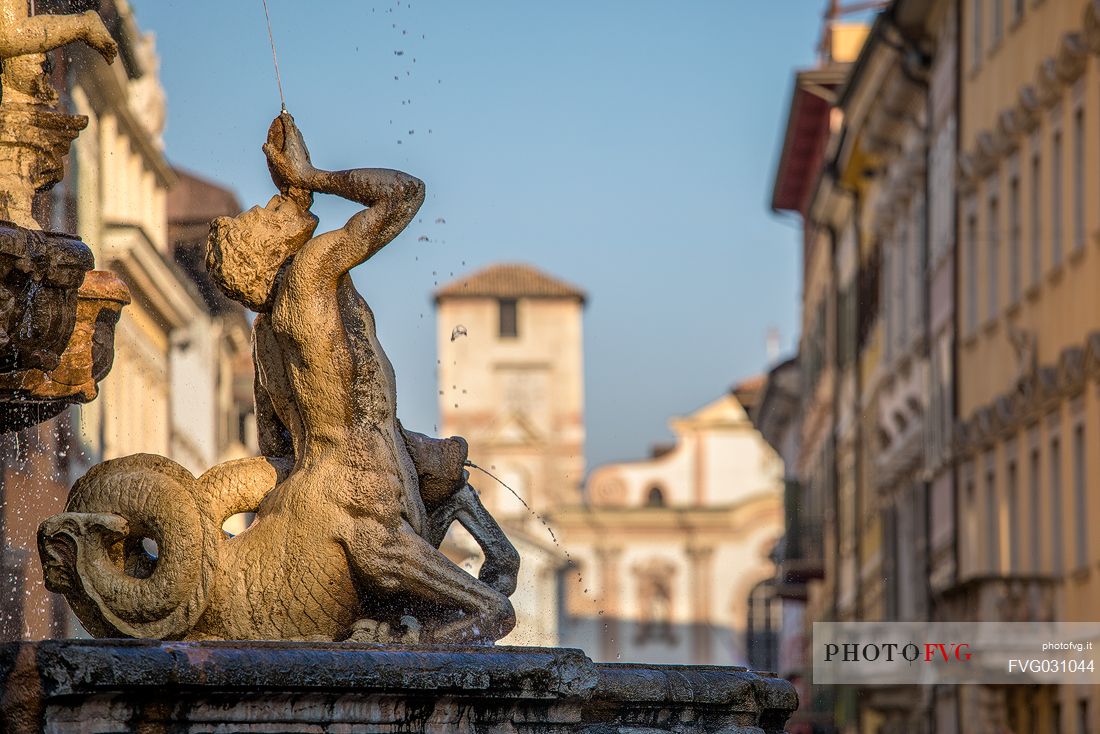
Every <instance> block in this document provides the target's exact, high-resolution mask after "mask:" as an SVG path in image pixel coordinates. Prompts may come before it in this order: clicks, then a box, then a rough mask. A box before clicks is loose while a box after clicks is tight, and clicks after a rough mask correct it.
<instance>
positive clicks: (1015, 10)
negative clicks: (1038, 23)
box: [1012, 0, 1024, 23]
mask: <svg viewBox="0 0 1100 734" xmlns="http://www.w3.org/2000/svg"><path fill="white" fill-rule="evenodd" d="M1023 17H1024V0H1012V22H1013V23H1018V22H1019V21H1020V20H1021V19H1022V18H1023Z"/></svg>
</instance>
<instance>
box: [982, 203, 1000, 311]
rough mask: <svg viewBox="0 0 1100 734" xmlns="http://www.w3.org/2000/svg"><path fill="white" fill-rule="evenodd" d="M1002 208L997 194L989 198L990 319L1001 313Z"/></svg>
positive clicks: (988, 306)
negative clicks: (999, 288) (999, 290)
mask: <svg viewBox="0 0 1100 734" xmlns="http://www.w3.org/2000/svg"><path fill="white" fill-rule="evenodd" d="M991 187H992V189H993V191H994V192H996V190H997V188H996V187H997V184H996V183H995V182H994V183H992V184H991ZM1000 213H1001V212H1000V206H999V205H998V202H997V194H996V193H993V194H990V196H989V220H988V221H987V222H986V230H987V231H988V232H989V249H988V250H987V251H986V253H987V255H988V257H989V261H988V263H987V264H986V267H987V268H988V273H987V276H988V278H989V280H988V282H987V283H986V297H987V298H988V302H987V303H986V308H987V309H988V313H987V317H988V318H989V319H995V318H997V314H998V313H999V312H1000V293H999V292H998V287H997V286H998V285H999V281H1000V275H1001V269H1000V263H1001V228H1000V224H999V217H1000Z"/></svg>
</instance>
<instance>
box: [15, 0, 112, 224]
mask: <svg viewBox="0 0 1100 734" xmlns="http://www.w3.org/2000/svg"><path fill="white" fill-rule="evenodd" d="M97 5H98V3H97ZM27 10H28V4H27V2H26V1H25V0H0V219H4V220H8V221H13V222H15V223H16V224H19V225H21V226H23V227H31V228H34V227H36V226H37V223H36V222H35V221H34V217H33V216H32V215H31V203H32V202H33V199H34V194H35V193H36V192H38V191H43V190H45V189H48V188H50V187H51V186H53V185H54V184H56V183H57V182H58V181H60V180H61V178H62V176H63V175H64V173H65V169H64V165H63V162H62V161H63V158H64V157H65V155H66V154H67V153H68V152H69V144H70V143H71V142H72V141H73V140H74V139H76V136H77V134H78V133H79V132H80V131H81V130H83V129H84V127H85V126H86V125H87V124H88V119H87V118H86V117H83V116H78V115H66V114H63V113H61V112H59V111H58V110H57V109H55V108H56V105H57V92H56V91H54V89H53V87H52V86H50V80H49V76H48V75H47V74H46V73H45V71H44V69H43V64H44V63H45V60H46V56H45V54H46V52H47V51H51V50H53V49H55V48H60V47H61V46H64V45H66V44H68V43H72V42H74V41H82V42H84V43H87V44H88V45H90V46H91V47H93V48H95V49H96V50H97V51H99V53H100V54H101V55H102V56H103V57H104V58H105V59H106V60H107V61H108V62H111V61H113V60H114V58H115V55H116V54H117V53H118V45H117V44H116V43H115V41H114V39H112V38H111V34H110V33H108V32H107V28H106V27H105V26H104V25H103V21H102V20H101V19H100V17H99V14H98V13H96V12H95V11H94V10H88V11H86V12H84V13H80V14H77V15H35V16H33V17H29V16H28V14H27Z"/></svg>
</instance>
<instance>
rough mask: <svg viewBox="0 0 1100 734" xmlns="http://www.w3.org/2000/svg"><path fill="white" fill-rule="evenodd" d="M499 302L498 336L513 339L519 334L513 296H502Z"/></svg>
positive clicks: (516, 305) (516, 306)
mask: <svg viewBox="0 0 1100 734" xmlns="http://www.w3.org/2000/svg"><path fill="white" fill-rule="evenodd" d="M499 304H500V338H501V339H515V338H516V337H517V336H519V319H518V318H517V316H518V313H517V311H518V304H517V303H516V299H514V298H502V299H500V301H499Z"/></svg>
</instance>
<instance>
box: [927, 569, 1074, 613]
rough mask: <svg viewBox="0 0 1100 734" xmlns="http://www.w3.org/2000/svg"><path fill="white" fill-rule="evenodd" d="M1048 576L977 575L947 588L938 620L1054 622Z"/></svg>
mask: <svg viewBox="0 0 1100 734" xmlns="http://www.w3.org/2000/svg"><path fill="white" fill-rule="evenodd" d="M1056 584H1057V581H1056V580H1055V579H1054V578H1051V577H1049V576H992V575H987V576H974V577H972V578H969V579H967V580H965V581H962V582H960V583H958V584H957V585H955V586H953V587H951V588H950V589H946V590H945V591H944V592H943V594H942V595H941V596H940V598H939V600H938V603H937V612H936V617H937V619H938V620H940V621H949V622H1053V621H1054V620H1055V609H1054V588H1055V585H1056Z"/></svg>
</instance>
